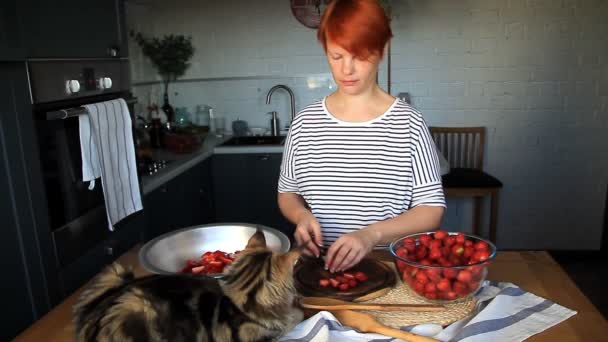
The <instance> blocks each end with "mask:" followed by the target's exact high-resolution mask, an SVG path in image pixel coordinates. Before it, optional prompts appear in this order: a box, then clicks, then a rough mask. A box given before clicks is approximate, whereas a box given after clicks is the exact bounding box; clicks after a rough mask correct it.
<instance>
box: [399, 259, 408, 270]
mask: <svg viewBox="0 0 608 342" xmlns="http://www.w3.org/2000/svg"><path fill="white" fill-rule="evenodd" d="M397 268H398V269H399V271H401V272H403V271H404V270H405V269H406V268H407V264H406V263H405V262H404V261H401V260H397Z"/></svg>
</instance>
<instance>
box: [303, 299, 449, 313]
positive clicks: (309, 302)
mask: <svg viewBox="0 0 608 342" xmlns="http://www.w3.org/2000/svg"><path fill="white" fill-rule="evenodd" d="M300 305H302V307H303V308H306V309H317V310H326V311H332V310H379V311H414V312H418V311H443V310H445V307H444V306H442V305H435V304H372V303H351V302H347V301H344V300H340V299H334V298H327V297H303V298H302V299H301V300H300Z"/></svg>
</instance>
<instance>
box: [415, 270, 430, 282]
mask: <svg viewBox="0 0 608 342" xmlns="http://www.w3.org/2000/svg"><path fill="white" fill-rule="evenodd" d="M415 278H416V281H417V282H420V283H423V284H426V283H428V282H429V277H428V276H427V275H426V273H424V272H418V273H416V277H415Z"/></svg>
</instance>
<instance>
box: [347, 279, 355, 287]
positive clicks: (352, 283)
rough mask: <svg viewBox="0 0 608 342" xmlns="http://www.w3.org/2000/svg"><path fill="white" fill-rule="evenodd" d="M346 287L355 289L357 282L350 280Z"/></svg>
mask: <svg viewBox="0 0 608 342" xmlns="http://www.w3.org/2000/svg"><path fill="white" fill-rule="evenodd" d="M348 286H350V287H355V286H357V281H356V280H355V279H350V280H349V281H348Z"/></svg>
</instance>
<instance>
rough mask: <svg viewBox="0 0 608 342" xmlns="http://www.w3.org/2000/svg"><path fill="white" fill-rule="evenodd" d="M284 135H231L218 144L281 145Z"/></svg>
mask: <svg viewBox="0 0 608 342" xmlns="http://www.w3.org/2000/svg"><path fill="white" fill-rule="evenodd" d="M284 142H285V136H283V135H280V136H246V137H232V138H230V139H228V140H226V141H225V142H224V143H222V144H220V146H270V145H283V143H284Z"/></svg>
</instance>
